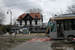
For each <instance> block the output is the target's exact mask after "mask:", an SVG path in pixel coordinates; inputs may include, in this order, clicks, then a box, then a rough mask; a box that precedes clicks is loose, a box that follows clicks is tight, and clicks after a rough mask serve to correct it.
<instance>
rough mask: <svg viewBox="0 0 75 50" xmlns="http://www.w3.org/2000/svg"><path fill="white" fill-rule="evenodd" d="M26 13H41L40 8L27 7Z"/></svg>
mask: <svg viewBox="0 0 75 50" xmlns="http://www.w3.org/2000/svg"><path fill="white" fill-rule="evenodd" d="M26 12H27V13H42V10H41V9H39V8H38V9H35V8H34V9H29V10H27V11H26Z"/></svg>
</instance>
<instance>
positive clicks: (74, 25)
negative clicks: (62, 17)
mask: <svg viewBox="0 0 75 50" xmlns="http://www.w3.org/2000/svg"><path fill="white" fill-rule="evenodd" d="M72 24H73V27H72V28H73V30H75V20H73V23H72Z"/></svg>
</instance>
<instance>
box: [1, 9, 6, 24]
mask: <svg viewBox="0 0 75 50" xmlns="http://www.w3.org/2000/svg"><path fill="white" fill-rule="evenodd" d="M4 17H5V14H4V12H3V11H2V9H0V24H3V22H4V19H5V18H4Z"/></svg>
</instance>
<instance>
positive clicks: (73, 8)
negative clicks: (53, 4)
mask: <svg viewBox="0 0 75 50" xmlns="http://www.w3.org/2000/svg"><path fill="white" fill-rule="evenodd" d="M67 13H72V14H75V5H71V6H69V7H68V10H67Z"/></svg>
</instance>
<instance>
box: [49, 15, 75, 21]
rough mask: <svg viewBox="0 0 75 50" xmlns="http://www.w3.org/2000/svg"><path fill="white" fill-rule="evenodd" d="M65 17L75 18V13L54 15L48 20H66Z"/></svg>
mask: <svg viewBox="0 0 75 50" xmlns="http://www.w3.org/2000/svg"><path fill="white" fill-rule="evenodd" d="M66 19H75V14H62V15H56V16H54V18H52V19H50V21H53V20H66Z"/></svg>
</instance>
